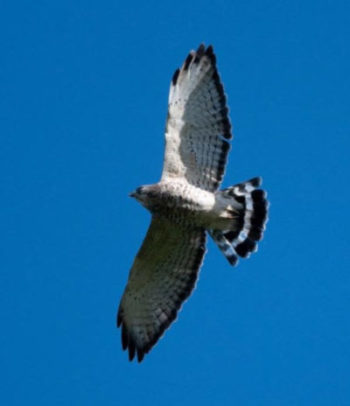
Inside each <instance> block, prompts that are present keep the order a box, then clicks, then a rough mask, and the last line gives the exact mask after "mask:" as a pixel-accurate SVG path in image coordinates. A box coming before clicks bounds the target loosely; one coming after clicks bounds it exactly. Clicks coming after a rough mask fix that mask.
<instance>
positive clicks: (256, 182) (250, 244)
mask: <svg viewBox="0 0 350 406" xmlns="http://www.w3.org/2000/svg"><path fill="white" fill-rule="evenodd" d="M260 185H261V178H253V179H250V180H248V181H246V182H243V183H239V184H237V185H234V186H231V187H229V188H227V189H224V190H221V191H219V192H217V193H221V194H223V195H224V196H225V197H226V198H227V197H230V198H231V204H230V205H229V206H230V207H234V212H235V216H234V218H235V221H234V222H233V223H232V227H231V229H229V230H209V233H210V235H211V237H212V238H213V240H214V241H215V243H216V244H217V246H218V247H219V249H220V250H221V251H222V253H223V254H224V255H225V257H226V258H227V260H228V261H229V262H230V264H231V265H235V264H236V263H237V262H238V256H240V257H243V258H247V257H248V256H249V255H250V254H251V253H252V252H255V251H256V250H257V241H259V240H261V239H262V236H263V233H264V230H265V224H266V221H267V212H268V201H267V199H266V192H265V191H264V190H262V189H259V186H260ZM228 210H230V208H229V209H228Z"/></svg>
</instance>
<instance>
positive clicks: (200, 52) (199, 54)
mask: <svg viewBox="0 0 350 406" xmlns="http://www.w3.org/2000/svg"><path fill="white" fill-rule="evenodd" d="M204 52H205V45H204V44H200V45H199V47H198V49H197V51H196V56H195V58H194V61H193V62H194V63H198V62H199V61H200V60H201V58H202V57H203V55H204Z"/></svg>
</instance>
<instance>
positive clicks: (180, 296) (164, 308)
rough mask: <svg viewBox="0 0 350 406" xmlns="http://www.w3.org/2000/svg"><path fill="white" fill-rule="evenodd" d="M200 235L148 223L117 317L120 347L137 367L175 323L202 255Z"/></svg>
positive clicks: (156, 221) (198, 231) (155, 221)
mask: <svg viewBox="0 0 350 406" xmlns="http://www.w3.org/2000/svg"><path fill="white" fill-rule="evenodd" d="M205 240H206V236H205V231H204V230H201V229H189V228H186V229H185V228H181V227H180V226H177V225H176V224H174V223H170V222H168V221H167V220H166V219H163V218H159V217H153V218H152V222H151V225H150V228H149V229H148V232H147V235H146V238H145V240H144V242H143V244H142V247H141V249H140V250H139V252H138V254H137V256H136V258H135V261H134V264H133V266H132V268H131V271H130V275H129V281H128V284H127V286H126V289H125V291H124V294H123V297H122V300H121V303H120V306H119V310H118V316H117V325H118V327H119V326H121V327H122V346H123V349H124V350H126V349H127V348H128V350H129V359H130V360H132V359H133V358H134V356H135V353H137V358H138V361H139V362H140V361H142V359H143V357H144V355H145V354H146V353H148V352H149V350H150V349H151V348H152V347H153V345H154V344H155V343H156V342H157V341H158V339H159V337H160V336H161V335H162V334H163V332H164V330H165V329H166V328H167V327H168V326H169V325H170V323H171V322H172V321H173V320H174V319H175V318H176V315H177V312H178V310H179V309H180V307H181V305H182V303H183V302H184V300H185V299H186V298H187V297H188V296H189V295H190V293H191V291H192V289H193V287H194V285H195V282H196V279H197V275H198V271H199V268H200V266H201V264H202V260H203V257H204V253H205Z"/></svg>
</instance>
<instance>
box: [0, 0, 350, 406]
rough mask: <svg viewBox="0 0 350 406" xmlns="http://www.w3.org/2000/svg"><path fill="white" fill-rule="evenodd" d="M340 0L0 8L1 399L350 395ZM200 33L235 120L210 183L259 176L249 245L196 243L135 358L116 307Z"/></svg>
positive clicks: (344, 41) (347, 35)
mask: <svg viewBox="0 0 350 406" xmlns="http://www.w3.org/2000/svg"><path fill="white" fill-rule="evenodd" d="M349 15H350V6H349V2H347V1H324V0H322V1H305V0H303V1H301V0H294V1H257V0H255V1H253V0H246V1H236V0H234V1H228V0H226V1H222V0H221V1H220V0H218V1H186V2H185V1H177V2H173V1H172V2H170V1H162V2H161V1H154V0H148V1H128V2H121V1H100V2H92V1H86V0H85V1H66V0H60V1H32V2H29V1H28V2H27V1H7V0H4V1H2V2H1V4H0V57H1V62H0V95H1V96H0V137H1V142H0V180H1V181H0V195H1V196H0V224H1V230H2V233H1V237H0V239H1V244H0V255H1V262H0V267H1V268H0V320H1V327H2V328H1V334H0V357H1V359H0V365H1V370H0V375H1V379H0V381H1V388H0V398H1V404H3V405H6V406H7V405H9V406H14V405H21V406H22V405H31V404H33V405H34V404H35V405H52V406H55V405H84V406H88V405H108V406H109V405H123V406H124V405H125V406H131V405H138V404H142V405H152V406H157V405H169V406H172V405H183V406H186V405H194V404H201V405H252V406H256V405H269V406H274V405H276V406H277V405H278V406H281V405H349V404H350V385H349V375H350V324H349V312H350V294H349V290H350V269H349V261H350V252H349V248H350V247H349V228H350V224H349V203H350V202H349V200H350V199H349V185H348V183H349V175H350V174H349V160H350V154H349V151H350V142H349V133H350V119H349V117H350V114H349V113H350V111H349V110H350V108H349V93H350V92H349V91H350V86H349V85H350V78H349V76H350V75H349V72H350V57H349V42H350V25H349ZM200 42H205V43H206V44H210V43H211V44H213V45H214V48H215V51H216V54H217V59H218V67H219V71H220V73H221V76H222V79H223V82H224V85H225V90H226V93H227V94H228V99H229V105H230V111H231V119H232V123H233V127H234V140H233V147H232V150H231V154H230V159H229V165H228V168H227V171H226V177H225V181H224V186H229V185H232V184H234V183H237V182H239V181H243V180H246V179H249V178H250V177H253V176H257V175H261V176H262V177H263V179H264V184H263V185H264V187H265V188H266V189H267V191H268V194H269V199H270V200H271V209H270V221H269V223H268V227H267V231H266V234H265V238H264V240H263V241H262V243H261V244H260V246H259V252H258V253H257V254H255V255H253V256H252V257H251V258H250V259H249V260H241V261H240V264H239V266H238V267H237V268H231V267H230V266H229V265H228V263H227V261H226V260H225V258H224V257H223V255H222V254H221V253H220V252H219V250H218V249H217V247H216V246H215V245H214V244H213V243H212V242H211V241H210V242H209V245H208V248H209V250H208V254H207V256H206V259H205V262H204V266H203V268H202V271H201V274H200V280H199V283H198V284H197V288H196V290H195V291H194V293H193V294H192V296H191V297H190V299H189V300H188V301H187V302H186V303H185V305H184V307H183V310H182V311H181V313H180V315H179V318H178V320H177V322H176V323H174V324H173V326H172V327H171V329H170V330H168V331H167V332H166V334H165V336H164V337H163V339H162V340H161V341H160V342H159V344H158V345H157V346H156V347H155V348H154V349H153V351H152V352H151V353H150V354H149V355H148V356H147V357H146V358H145V360H144V362H143V363H142V364H137V363H129V362H128V360H127V354H126V353H124V352H123V351H122V350H121V345H120V332H119V331H118V330H116V328H115V314H116V310H117V307H118V304H119V300H120V296H121V294H122V291H123V289H124V286H125V283H126V280H127V276H128V272H129V269H130V266H131V264H132V261H133V258H134V256H135V254H136V252H137V250H138V248H139V246H140V244H141V242H142V239H143V237H144V235H145V232H146V230H147V227H148V224H149V220H150V216H149V214H148V213H147V212H146V211H145V210H144V209H143V208H142V207H141V206H140V205H138V204H137V202H136V201H134V200H132V199H130V198H129V197H128V193H129V192H130V191H132V190H133V189H134V188H135V187H137V186H139V185H140V184H145V183H152V182H156V181H158V179H159V176H160V173H161V167H162V160H163V147H164V140H163V131H164V125H165V118H166V113H167V98H168V89H169V83H170V78H171V76H172V74H173V72H174V70H175V69H176V68H177V67H178V66H180V65H181V63H182V62H183V60H184V58H185V57H186V55H187V53H188V52H189V50H190V49H192V48H197V46H198V45H199V43H200Z"/></svg>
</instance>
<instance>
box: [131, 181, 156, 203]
mask: <svg viewBox="0 0 350 406" xmlns="http://www.w3.org/2000/svg"><path fill="white" fill-rule="evenodd" d="M155 186H156V185H146V186H140V187H138V188H137V189H135V190H134V191H133V192H131V193H130V194H129V196H130V197H133V198H134V199H136V200H137V201H139V202H140V203H141V204H142V205H143V206H144V207H146V208H150V207H151V206H153V204H154V203H155V201H156V200H157V196H158V193H157V190H156V188H155Z"/></svg>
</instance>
